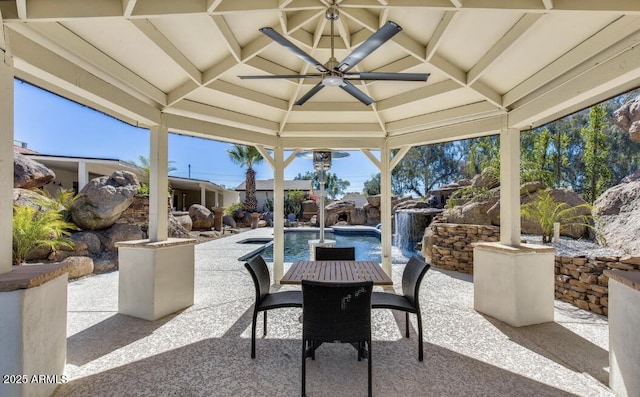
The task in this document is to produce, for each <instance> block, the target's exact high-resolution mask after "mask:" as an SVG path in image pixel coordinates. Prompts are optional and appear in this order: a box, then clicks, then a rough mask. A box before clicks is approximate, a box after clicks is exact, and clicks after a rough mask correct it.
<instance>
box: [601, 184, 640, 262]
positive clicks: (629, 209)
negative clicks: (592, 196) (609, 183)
mask: <svg viewBox="0 0 640 397" xmlns="http://www.w3.org/2000/svg"><path fill="white" fill-rule="evenodd" d="M594 207H595V213H596V215H597V216H598V218H599V219H600V222H598V226H599V227H598V230H599V231H600V233H602V235H603V237H604V239H605V240H606V243H607V245H608V246H609V247H612V248H618V249H621V250H623V251H624V252H626V253H627V254H631V255H635V256H639V255H640V239H639V238H638V236H640V180H634V181H631V182H628V183H621V184H619V185H616V186H614V187H612V188H610V189H608V190H607V191H605V192H604V193H602V195H600V197H598V199H597V200H596V201H595V203H594Z"/></svg>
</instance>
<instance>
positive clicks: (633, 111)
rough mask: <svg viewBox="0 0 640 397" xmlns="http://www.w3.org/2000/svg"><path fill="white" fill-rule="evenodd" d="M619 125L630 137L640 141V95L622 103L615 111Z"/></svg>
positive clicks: (615, 118)
mask: <svg viewBox="0 0 640 397" xmlns="http://www.w3.org/2000/svg"><path fill="white" fill-rule="evenodd" d="M613 117H614V120H615V123H616V125H617V126H618V127H620V128H622V129H623V130H624V131H626V132H628V133H629V138H630V139H631V140H632V141H634V142H640V97H639V98H636V99H634V100H632V101H629V102H627V103H625V104H624V105H622V107H620V109H618V110H616V111H615V112H614V113H613Z"/></svg>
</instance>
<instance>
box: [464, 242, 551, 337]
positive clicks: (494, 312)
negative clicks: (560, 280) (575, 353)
mask: <svg viewBox="0 0 640 397" xmlns="http://www.w3.org/2000/svg"><path fill="white" fill-rule="evenodd" d="M554 253H555V249H554V248H553V247H546V246H540V245H531V244H522V245H521V246H519V247H512V246H507V245H503V244H500V243H479V244H477V245H476V246H475V248H474V249H473V291H474V308H475V310H477V311H478V312H480V313H483V314H486V315H489V316H491V317H493V318H496V319H498V320H500V321H503V322H505V323H507V324H509V325H512V326H514V327H522V326H525V325H532V324H540V323H545V322H550V321H553V301H554V281H553V280H554Z"/></svg>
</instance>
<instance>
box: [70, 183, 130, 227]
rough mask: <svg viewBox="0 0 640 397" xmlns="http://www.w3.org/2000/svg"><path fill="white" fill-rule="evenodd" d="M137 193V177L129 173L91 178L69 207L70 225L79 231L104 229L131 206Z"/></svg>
mask: <svg viewBox="0 0 640 397" xmlns="http://www.w3.org/2000/svg"><path fill="white" fill-rule="evenodd" d="M137 192H138V178H137V177H136V175H135V174H134V173H132V172H128V171H116V172H114V173H113V174H112V175H111V176H109V177H107V176H102V177H99V178H95V179H92V180H91V181H89V183H88V184H87V185H86V186H85V187H84V188H83V189H82V190H81V191H80V193H79V194H78V199H77V200H76V201H75V202H74V203H73V204H72V205H71V216H72V219H73V222H74V223H75V224H76V225H78V227H80V228H82V229H88V230H100V229H106V228H108V227H110V226H111V225H113V224H114V223H115V222H116V220H117V219H118V218H119V217H120V215H122V213H123V212H124V211H125V210H126V209H127V208H128V207H129V205H131V203H132V202H133V199H134V197H135V195H136V193H137Z"/></svg>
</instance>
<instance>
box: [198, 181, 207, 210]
mask: <svg viewBox="0 0 640 397" xmlns="http://www.w3.org/2000/svg"><path fill="white" fill-rule="evenodd" d="M200 205H202V206H204V207H206V206H207V189H205V187H204V186H202V185H201V186H200Z"/></svg>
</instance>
